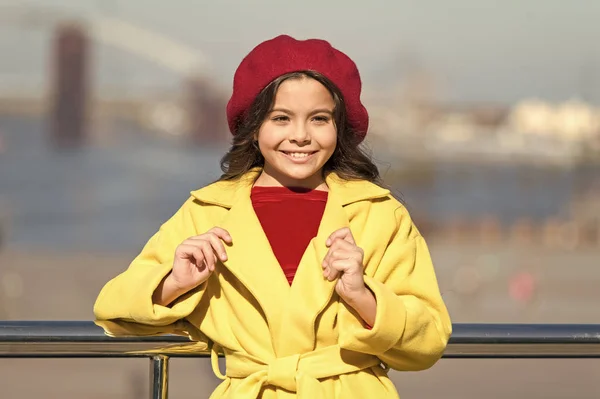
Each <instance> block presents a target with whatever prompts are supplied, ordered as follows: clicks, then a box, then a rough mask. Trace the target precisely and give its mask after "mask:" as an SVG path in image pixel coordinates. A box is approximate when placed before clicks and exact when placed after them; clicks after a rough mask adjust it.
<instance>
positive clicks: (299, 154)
mask: <svg viewBox="0 0 600 399" xmlns="http://www.w3.org/2000/svg"><path fill="white" fill-rule="evenodd" d="M281 152H282V153H284V154H285V155H287V156H289V157H292V158H297V159H302V158H308V157H309V156H311V155H313V154H316V153H317V151H311V152H294V151H281Z"/></svg>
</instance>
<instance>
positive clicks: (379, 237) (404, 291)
mask: <svg viewBox="0 0 600 399" xmlns="http://www.w3.org/2000/svg"><path fill="white" fill-rule="evenodd" d="M259 172H260V170H256V169H255V170H253V171H252V172H249V173H248V174H247V175H245V176H244V177H243V178H242V179H240V180H239V181H237V182H217V183H213V184H211V185H209V186H206V187H204V188H202V189H200V190H197V191H194V192H192V196H191V197H190V199H189V200H188V201H186V202H185V204H184V205H183V206H182V207H181V209H179V210H178V211H177V213H176V214H175V215H174V216H173V217H172V218H171V219H170V220H168V221H167V222H166V223H164V224H163V225H162V226H161V228H160V230H159V231H158V232H157V233H156V234H155V235H154V236H153V237H152V238H151V239H150V240H149V242H148V243H147V244H146V246H145V247H144V248H143V250H142V252H141V253H140V254H139V255H138V256H137V257H136V258H135V259H134V260H133V262H132V263H131V265H130V266H129V268H128V269H127V270H126V271H125V272H123V273H122V274H120V275H119V276H117V277H115V278H114V279H112V280H111V281H109V282H108V283H107V284H106V285H105V287H104V288H103V289H102V291H101V292H100V294H99V296H98V299H97V301H96V303H95V306H94V314H95V316H96V319H97V323H98V324H99V325H101V326H103V327H104V328H105V330H106V332H107V334H110V335H116V334H122V333H128V334H137V335H148V334H158V333H184V334H187V335H189V336H190V337H191V338H192V339H194V340H198V341H199V344H198V346H196V348H197V349H198V350H206V349H207V348H209V347H211V348H212V353H213V355H214V354H215V353H216V351H217V350H219V351H223V352H224V353H225V356H226V364H227V370H226V373H225V375H224V376H223V375H221V372H220V371H219V370H218V364H217V362H216V361H215V358H214V356H213V369H214V371H215V374H216V375H217V376H219V377H220V378H222V379H224V381H223V383H221V384H220V385H219V386H218V387H217V389H216V390H215V392H214V393H213V395H212V396H211V398H215V399H217V398H226V397H227V398H229V397H231V398H236V399H250V398H263V399H275V398H277V399H285V398H299V399H325V398H379V399H383V398H398V394H397V392H396V389H395V387H394V385H393V384H392V382H391V381H390V380H389V379H388V377H387V371H388V369H389V368H392V369H397V370H413V371H414V370H423V369H427V368H429V367H431V366H432V365H433V364H434V363H436V361H437V360H438V359H439V358H440V357H441V355H442V353H443V351H444V349H445V347H446V344H447V342H448V339H449V337H450V334H451V322H450V318H449V315H448V312H447V309H446V307H445V305H444V302H443V300H442V298H441V295H440V292H439V289H438V284H437V281H436V276H435V272H434V268H433V265H432V263H431V258H430V255H429V251H428V249H427V245H426V243H425V241H424V240H423V237H422V236H421V235H420V234H419V231H418V230H417V228H416V227H415V226H414V224H413V222H412V220H411V218H410V216H409V214H408V212H407V211H406V209H405V208H404V207H403V206H402V205H401V204H400V203H399V202H398V201H397V200H395V199H394V198H393V197H392V196H391V195H390V193H389V191H388V190H385V189H383V188H380V187H378V186H376V185H374V184H371V183H369V182H364V181H358V182H347V181H343V180H341V179H340V178H338V177H337V176H336V175H335V174H330V175H329V176H328V177H327V180H326V182H327V185H328V186H329V197H328V200H327V204H326V207H325V212H324V215H323V219H322V221H321V225H320V227H319V230H318V234H317V237H315V238H314V239H313V240H312V241H311V242H310V244H309V245H308V247H307V249H306V251H305V253H304V255H303V257H302V260H301V262H300V265H299V267H298V270H297V273H296V276H295V279H294V281H293V284H292V286H291V287H290V285H289V284H288V282H287V280H286V278H285V276H284V274H283V272H282V270H281V268H280V266H279V264H278V262H277V260H276V258H275V256H274V254H273V252H272V250H271V247H270V245H269V242H268V240H267V238H266V236H265V234H264V232H263V230H262V228H261V225H260V222H259V220H258V218H257V217H256V214H255V213H254V210H253V208H252V202H251V200H250V190H251V187H252V183H253V182H254V180H255V178H256V177H257V176H258V173H259ZM282 222H285V215H282ZM214 226H219V227H222V228H224V229H226V230H227V231H229V233H230V234H231V237H232V240H233V244H232V245H231V246H230V247H228V248H227V256H228V260H227V261H225V262H224V263H220V264H218V266H217V268H216V270H215V272H214V273H213V274H212V275H211V276H210V277H209V279H208V280H207V281H206V282H205V283H204V284H202V285H200V287H198V288H197V289H195V290H193V291H191V292H189V293H188V294H186V295H184V296H183V297H181V298H179V299H178V300H177V301H176V302H175V303H174V304H173V305H172V306H171V307H163V306H159V305H156V304H153V303H152V293H153V292H154V290H155V289H156V287H157V286H158V285H159V283H160V282H161V280H162V279H163V278H164V277H165V276H166V275H167V274H168V273H169V271H170V269H171V267H172V264H173V256H174V252H175V248H176V247H177V245H179V244H180V243H181V242H182V241H183V240H185V239H186V238H188V237H191V236H194V235H198V234H202V233H204V232H206V231H207V230H209V229H210V228H212V227H214ZM342 227H350V229H351V231H352V234H353V236H354V238H355V240H356V242H357V245H358V246H360V247H361V248H362V249H363V250H364V254H365V255H364V264H365V282H366V284H367V285H368V287H369V288H370V289H371V290H372V291H373V293H374V294H375V297H376V300H377V314H376V319H375V323H374V326H373V328H372V329H371V330H369V329H366V328H365V327H364V324H363V322H362V321H361V320H360V318H359V317H358V316H357V315H356V313H355V312H354V310H353V309H351V308H350V307H348V306H347V305H346V304H345V302H343V301H342V300H341V299H340V298H339V297H338V296H337V294H336V293H335V289H334V287H335V281H333V282H329V281H327V280H326V279H325V278H324V277H323V274H322V268H321V261H322V260H323V258H324V256H325V254H326V253H327V247H326V246H325V240H326V239H327V237H328V236H329V235H330V234H331V233H332V232H334V231H335V230H337V229H339V228H342Z"/></svg>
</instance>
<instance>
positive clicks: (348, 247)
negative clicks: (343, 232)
mask: <svg viewBox="0 0 600 399" xmlns="http://www.w3.org/2000/svg"><path fill="white" fill-rule="evenodd" d="M357 248H358V247H357V246H356V245H354V244H351V243H350V242H348V241H346V240H344V239H342V238H336V239H335V240H334V241H333V243H332V244H331V246H330V247H329V249H330V250H332V249H335V250H338V249H340V250H344V251H356V250H357Z"/></svg>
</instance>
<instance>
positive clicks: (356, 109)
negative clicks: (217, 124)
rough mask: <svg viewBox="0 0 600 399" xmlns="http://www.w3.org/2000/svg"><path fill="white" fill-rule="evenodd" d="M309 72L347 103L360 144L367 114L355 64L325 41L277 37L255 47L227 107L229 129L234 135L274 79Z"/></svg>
mask: <svg viewBox="0 0 600 399" xmlns="http://www.w3.org/2000/svg"><path fill="white" fill-rule="evenodd" d="M302 70H312V71H316V72H319V73H321V74H322V75H324V76H325V77H327V78H328V79H329V80H331V81H332V82H333V83H334V84H335V85H336V86H337V87H338V89H339V90H340V91H341V93H342V96H343V97H344V102H345V103H346V113H347V115H348V123H349V124H350V126H351V127H352V128H353V130H354V131H355V132H356V134H357V136H358V138H359V141H362V140H363V139H364V137H365V135H366V134H367V129H368V127H369V114H368V113H367V110H366V109H365V107H364V106H363V105H362V103H361V101H360V91H361V86H362V84H361V80H360V74H359V72H358V69H357V68H356V64H355V63H354V61H352V60H351V59H350V58H349V57H348V56H347V55H346V54H344V53H342V52H341V51H339V50H337V49H335V48H333V47H332V46H331V44H329V43H328V42H326V41H325V40H320V39H309V40H296V39H294V38H292V37H290V36H287V35H281V36H277V37H275V38H273V39H270V40H267V41H265V42H262V43H260V44H259V45H258V46H256V47H255V48H254V49H253V50H252V51H251V52H250V53H249V54H248V55H247V56H246V57H244V59H243V60H242V62H241V63H240V65H239V67H238V69H237V70H236V71H235V75H234V78H233V93H232V95H231V98H230V99H229V102H228V104H227V122H228V123H229V130H230V131H231V133H232V134H235V130H236V127H237V124H238V122H239V121H240V120H241V119H242V118H243V117H244V116H245V115H246V113H247V112H248V109H249V108H250V106H251V105H252V103H253V102H254V99H255V98H256V96H257V95H258V94H259V93H260V92H261V91H262V90H263V89H264V88H265V87H266V86H267V85H268V84H269V83H271V82H272V81H273V80H274V79H276V78H278V77H279V76H281V75H285V74H287V73H290V72H297V71H302Z"/></svg>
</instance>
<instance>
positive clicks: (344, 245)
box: [322, 227, 368, 303]
mask: <svg viewBox="0 0 600 399" xmlns="http://www.w3.org/2000/svg"><path fill="white" fill-rule="evenodd" d="M325 245H327V246H328V247H329V251H327V255H325V259H323V264H322V266H323V276H325V277H326V278H327V280H329V281H333V280H335V279H338V281H337V283H336V285H335V291H336V292H337V293H338V295H339V296H340V297H341V298H342V299H343V300H345V301H346V302H349V303H353V302H355V301H357V300H359V299H360V298H363V297H364V296H365V293H366V292H367V291H368V289H367V287H366V285H365V280H364V278H363V269H364V266H363V256H364V252H363V250H362V249H361V248H360V247H358V246H357V245H356V243H355V242H354V237H353V236H352V232H351V231H350V229H349V228H347V227H345V228H342V229H339V230H336V231H335V232H333V233H332V234H331V235H330V236H329V238H328V239H327V241H326V242H325Z"/></svg>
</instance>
